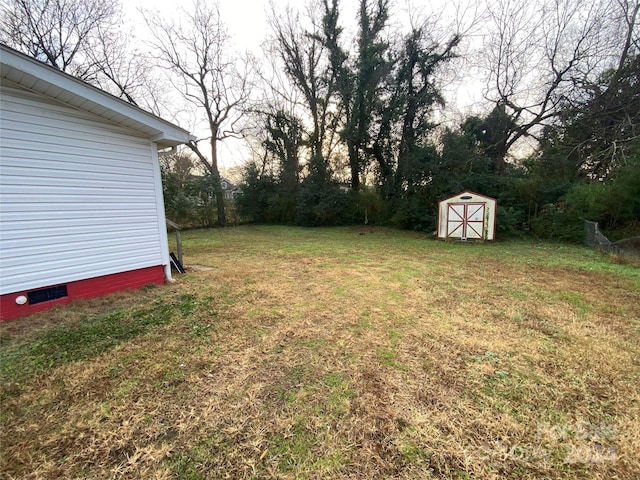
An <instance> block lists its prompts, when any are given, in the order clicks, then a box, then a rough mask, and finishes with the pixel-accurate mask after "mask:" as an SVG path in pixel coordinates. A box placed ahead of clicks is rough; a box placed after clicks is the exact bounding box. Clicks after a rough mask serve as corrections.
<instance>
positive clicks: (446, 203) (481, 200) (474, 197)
mask: <svg viewBox="0 0 640 480" xmlns="http://www.w3.org/2000/svg"><path fill="white" fill-rule="evenodd" d="M465 204H467V205H481V204H482V205H484V210H483V215H484V224H483V225H482V234H481V235H480V236H479V237H476V236H475V235H469V236H468V238H485V239H487V240H494V239H495V229H496V225H495V222H496V208H497V202H496V200H495V199H494V198H491V197H486V196H484V195H480V194H477V193H474V192H469V191H465V192H462V193H460V194H458V195H454V196H453V197H449V198H446V199H444V200H442V201H441V202H439V203H438V230H437V233H438V238H441V239H447V238H461V231H462V230H461V229H458V230H456V231H455V233H453V234H452V235H450V234H449V233H448V230H449V228H450V225H449V223H448V220H449V213H450V210H449V209H450V207H451V206H455V205H465ZM469 220H471V219H469Z"/></svg>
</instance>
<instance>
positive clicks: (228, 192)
mask: <svg viewBox="0 0 640 480" xmlns="http://www.w3.org/2000/svg"><path fill="white" fill-rule="evenodd" d="M220 185H221V186H222V191H223V192H224V198H226V199H227V200H228V199H232V198H235V195H236V192H237V191H238V189H237V188H236V186H235V185H234V184H233V183H231V180H229V179H228V178H224V177H222V178H221V179H220Z"/></svg>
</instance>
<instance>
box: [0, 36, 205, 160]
mask: <svg viewBox="0 0 640 480" xmlns="http://www.w3.org/2000/svg"><path fill="white" fill-rule="evenodd" d="M0 76H1V78H2V80H3V81H5V80H6V81H9V82H12V83H14V84H17V85H19V86H21V87H23V88H25V89H27V90H30V91H32V92H36V93H40V94H42V95H45V96H47V97H49V98H52V99H55V100H57V101H59V102H62V103H64V104H66V105H69V106H71V107H73V108H77V109H78V110H82V111H85V112H88V113H92V114H94V115H97V116H99V117H100V118H103V119H105V120H107V121H110V122H112V123H115V124H116V125H120V126H123V127H125V128H130V129H132V130H135V131H137V132H140V133H141V134H144V135H146V136H148V137H149V138H150V139H151V140H153V141H154V142H156V143H157V144H158V146H159V147H162V148H164V147H172V146H175V145H180V144H183V143H187V142H188V141H189V140H193V139H195V137H193V136H192V135H191V134H190V133H189V132H188V131H187V130H184V129H182V128H180V127H178V126H176V125H174V124H172V123H171V122H168V121H166V120H164V119H162V118H160V117H157V116H156V115H153V114H151V113H149V112H146V111H145V110H143V109H141V108H139V107H136V106H135V105H132V104H130V103H127V102H125V101H124V100H121V99H119V98H117V97H115V96H113V95H111V94H109V93H107V92H105V91H103V90H100V89H99V88H96V87H94V86H92V85H89V84H88V83H86V82H83V81H82V80H79V79H77V78H75V77H72V76H71V75H68V74H66V73H64V72H61V71H60V70H57V69H55V68H53V67H51V66H49V65H45V64H44V63H42V62H39V61H38V60H35V59H33V58H31V57H28V56H27V55H24V54H22V53H20V52H17V51H16V50H13V49H12V48H9V47H7V46H6V45H4V44H0Z"/></svg>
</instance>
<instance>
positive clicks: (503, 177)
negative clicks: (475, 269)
mask: <svg viewBox="0 0 640 480" xmlns="http://www.w3.org/2000/svg"><path fill="white" fill-rule="evenodd" d="M92 1H93V2H94V3H95V4H96V5H94V6H92V7H91V8H89V7H87V9H86V10H83V9H81V8H79V7H78V6H77V5H76V8H75V9H74V11H75V12H76V13H77V12H96V13H95V15H96V16H95V18H94V20H95V23H93V24H92V23H91V22H90V21H89V20H87V19H86V18H84V17H83V16H81V15H80V16H77V15H76V16H72V17H69V18H68V19H67V22H68V23H69V24H70V25H71V26H73V27H74V28H68V29H66V30H65V29H60V31H59V32H57V33H56V30H55V28H54V27H51V26H50V27H46V28H40V27H41V26H43V25H44V26H46V25H48V24H47V22H49V21H50V20H48V19H49V18H50V17H52V16H53V17H55V16H56V15H58V17H60V16H62V15H63V13H62V11H53V13H52V12H51V11H49V10H51V9H52V5H55V6H57V8H58V9H59V10H61V9H62V7H64V6H69V5H71V4H74V3H77V4H78V5H87V2H80V1H79V0H55V1H53V0H11V1H9V2H7V4H8V5H10V6H11V7H12V8H10V9H5V10H4V11H3V17H2V18H3V20H2V21H3V31H4V32H7V35H6V36H3V38H2V41H3V42H5V43H9V44H10V45H12V46H14V47H15V48H18V49H21V50H23V51H25V52H26V53H28V54H31V55H33V56H34V57H36V58H39V59H41V60H43V61H46V62H49V63H51V64H52V65H54V66H56V67H57V68H60V69H63V70H66V71H69V72H70V73H72V74H75V75H78V76H80V77H81V78H84V79H85V80H88V81H92V82H94V83H98V84H100V85H101V86H103V88H110V91H112V92H113V93H115V94H118V95H120V96H123V98H125V99H127V100H128V101H131V102H135V103H136V104H138V105H141V106H143V108H147V109H149V110H152V111H154V112H155V113H160V114H162V113H166V111H167V109H166V104H165V103H163V98H180V99H182V100H183V102H182V105H185V107H184V108H185V111H188V112H190V115H191V116H192V117H193V118H196V117H197V118H198V119H200V120H201V121H202V122H203V124H204V125H205V126H206V128H205V129H204V130H206V131H207V132H208V133H207V134H206V135H205V136H204V138H202V139H200V140H199V141H196V142H192V143H191V144H190V145H188V148H189V151H190V152H191V159H190V160H189V162H191V167H190V168H189V169H188V173H187V174H186V175H185V174H184V165H185V162H184V161H182V160H179V159H173V160H171V159H170V160H169V161H167V162H165V164H164V166H163V176H164V178H165V194H166V198H165V200H166V204H167V205H168V207H169V208H173V207H172V206H179V205H183V206H184V205H190V207H189V208H188V209H186V208H183V209H182V210H180V208H177V207H176V209H175V211H174V213H175V215H184V216H185V217H186V216H190V215H191V216H194V215H196V216H198V215H199V216H200V217H199V218H200V220H197V219H195V221H194V219H191V220H190V221H189V222H188V223H191V224H201V225H220V226H224V225H225V224H226V223H227V221H228V218H227V213H228V212H227V209H228V208H229V204H228V203H225V201H224V197H223V195H222V190H221V188H220V171H219V169H218V147H219V145H220V142H223V141H226V139H229V138H232V137H243V138H246V139H249V140H250V145H251V149H252V154H251V158H248V159H247V160H248V161H247V162H246V163H245V168H244V171H243V174H242V179H241V182H240V191H241V195H239V196H238V198H237V199H236V200H235V208H236V209H237V217H235V215H236V214H235V213H234V218H236V220H239V221H250V222H258V223H283V224H295V225H304V226H316V225H337V224H353V223H361V222H363V221H367V222H375V223H377V224H388V225H395V226H399V227H402V228H409V229H416V230H422V231H432V230H434V229H435V220H436V219H435V215H436V211H437V210H436V206H437V202H438V201H439V200H440V199H442V198H444V197H446V196H449V195H453V194H455V193H458V192H459V191H461V190H465V189H468V190H473V191H476V192H478V193H482V194H484V195H489V196H493V197H496V198H497V199H498V204H499V208H498V232H499V234H503V235H507V234H508V235H518V234H535V235H537V236H539V237H544V238H556V239H562V240H572V241H575V240H579V239H580V238H581V237H582V220H583V219H589V220H595V221H599V222H600V224H601V227H602V228H603V229H604V230H605V231H606V232H607V233H609V234H610V236H611V237H612V238H616V237H624V236H632V235H638V234H640V137H639V135H638V120H639V118H638V116H639V113H640V83H639V82H638V78H640V50H639V48H640V35H639V29H638V26H637V19H638V11H639V9H640V0H595V1H593V2H589V3H588V4H587V5H585V4H584V2H580V1H578V0H540V1H538V2H527V1H523V0H487V1H486V2H485V3H484V4H483V5H482V8H479V7H476V8H473V9H472V8H471V7H470V6H471V5H473V4H474V3H473V2H469V3H468V4H467V5H466V8H463V7H465V5H464V4H463V3H453V6H454V7H457V8H454V9H453V10H450V12H453V15H451V16H448V17H446V16H445V15H443V14H438V13H437V12H431V13H429V14H425V13H424V12H422V13H420V12H408V17H407V18H408V20H407V21H404V22H399V20H398V16H397V15H396V14H395V13H394V12H397V11H398V8H399V6H400V5H399V2H398V1H393V0H358V2H357V9H356V11H357V15H356V21H355V22H353V21H352V20H353V19H347V18H344V15H343V11H344V8H343V6H342V4H341V2H340V1H339V0H310V1H309V2H308V3H307V4H306V5H305V6H304V8H301V9H294V8H292V7H288V8H286V9H285V10H278V9H276V7H275V6H274V5H273V4H272V6H271V11H270V15H269V22H270V26H271V35H270V36H269V38H268V39H267V41H266V42H265V46H264V51H265V58H264V59H263V60H262V61H260V60H259V59H256V58H252V57H251V56H250V55H244V54H239V53H237V52H235V51H233V49H232V48H231V43H230V39H231V36H230V33H229V32H228V31H227V30H226V28H225V26H224V19H223V18H221V13H220V9H219V5H218V4H217V3H215V2H204V1H202V0H196V1H195V2H194V4H193V5H192V6H191V7H189V8H186V9H184V10H182V11H181V12H180V14H179V15H177V16H175V17H173V18H169V19H167V18H162V17H161V16H159V15H155V14H152V13H151V12H147V13H146V17H145V18H146V23H147V27H148V28H149V31H150V32H151V37H150V38H151V40H149V41H148V49H147V50H146V52H145V53H144V55H132V53H133V51H132V50H127V45H126V42H124V40H123V39H122V38H120V37H118V35H116V33H115V32H116V30H113V29H111V30H110V28H109V25H112V24H113V19H114V18H115V17H114V15H115V13H114V12H113V11H111V10H109V9H106V6H107V5H112V3H107V2H103V1H101V0H92ZM476 4H477V3H476ZM105 9H106V11H105ZM54 10H55V9H54ZM101 12H102V13H101ZM110 12H111V13H110ZM98 13H99V14H100V15H98ZM87 15H88V16H89V17H91V15H90V14H89V13H87ZM105 18H106V19H107V20H105ZM61 24H62V22H58V24H57V25H61ZM51 25H54V23H51ZM85 25H86V26H85ZM92 25H98V26H99V27H98V28H97V29H94V30H92V28H94V27H92ZM75 27H77V28H75ZM44 30H48V31H49V32H54V33H55V34H54V35H51V34H49V35H48V36H47V35H46V34H43V33H42V31H44ZM70 38H72V40H69V39H70ZM74 42H75V44H76V45H79V47H78V48H76V49H71V50H69V45H73V44H74ZM98 47H100V48H98ZM96 52H101V54H100V55H98V54H97V53H96ZM109 52H111V53H109ZM113 52H120V54H119V55H114V54H113ZM127 58H131V61H130V62H129V63H126V61H125V59H127ZM134 58H135V59H136V60H135V61H134V60H133V59H134ZM116 59H117V61H116ZM143 61H144V62H150V63H152V64H154V65H157V66H161V67H162V70H161V71H163V72H166V74H167V76H166V78H164V79H162V81H161V79H158V78H152V77H149V71H150V69H149V68H147V69H143V68H138V67H137V65H138V64H139V62H143ZM136 72H137V73H136ZM460 72H462V74H463V75H464V74H467V75H472V76H473V78H475V79H476V80H479V81H480V85H481V87H480V88H481V89H482V106H483V108H482V109H478V110H477V111H476V112H475V113H466V114H464V115H458V116H457V117H455V116H454V115H453V114H452V112H453V108H452V107H453V106H455V101H454V102H452V101H451V100H452V97H455V95H452V93H451V91H452V89H451V86H450V85H451V84H450V83H449V84H447V82H452V81H454V80H455V79H456V77H459V76H460V75H461V73H460ZM143 73H144V74H143ZM162 88H165V89H167V90H166V91H165V93H166V92H167V91H170V92H172V93H170V94H169V93H167V94H165V95H163V90H162ZM447 100H449V103H447ZM453 100H455V98H453ZM452 103H453V104H454V105H452ZM478 112H483V113H478ZM174 113H175V109H174ZM165 116H166V115H165ZM180 162H182V166H180V165H179V164H180ZM181 169H182V170H181ZM193 170H198V171H199V172H200V174H199V175H193V173H192V171H193ZM181 172H182V173H181ZM180 211H181V212H182V213H180ZM177 220H178V221H180V220H181V219H180V218H177Z"/></svg>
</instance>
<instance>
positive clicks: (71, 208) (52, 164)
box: [0, 83, 168, 317]
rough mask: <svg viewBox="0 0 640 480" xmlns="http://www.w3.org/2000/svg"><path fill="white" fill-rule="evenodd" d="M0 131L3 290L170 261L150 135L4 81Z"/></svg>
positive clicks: (19, 289) (0, 94)
mask: <svg viewBox="0 0 640 480" xmlns="http://www.w3.org/2000/svg"><path fill="white" fill-rule="evenodd" d="M0 130H1V132H2V134H1V135H0V245H1V248H0V275H1V276H0V295H2V296H3V298H4V297H5V296H6V295H7V294H11V293H13V292H24V291H28V290H32V289H37V288H40V287H44V286H51V285H58V284H65V283H69V282H75V281H79V280H84V279H89V278H96V277H102V276H107V275H113V274H118V273H122V272H132V271H138V270H139V271H141V272H142V271H145V272H148V269H149V267H159V268H160V271H162V269H163V267H162V266H163V265H166V264H168V260H167V256H168V253H166V252H164V248H163V247H164V246H165V245H166V230H165V226H164V211H163V205H162V196H161V191H160V192H158V184H159V170H158V166H157V155H156V145H155V144H154V143H153V142H152V141H151V140H150V139H149V138H145V137H143V136H137V135H136V134H132V132H131V131H128V130H126V129H124V128H121V127H118V126H115V125H111V124H109V123H105V121H103V120H101V119H100V118H99V117H96V116H93V115H90V114H87V113H84V112H80V111H78V110H75V109H72V108H70V107H67V106H65V105H63V104H58V103H56V102H55V101H53V100H50V99H48V98H47V97H44V96H42V95H39V94H33V93H30V92H26V91H23V90H20V89H17V88H12V86H11V85H8V84H7V83H3V85H2V86H1V87H0ZM154 162H155V163H154ZM158 199H159V200H158ZM153 278H157V275H154V276H153ZM133 283H135V282H133ZM5 300H6V299H5ZM0 314H1V312H0ZM2 316H3V317H4V315H2Z"/></svg>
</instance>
